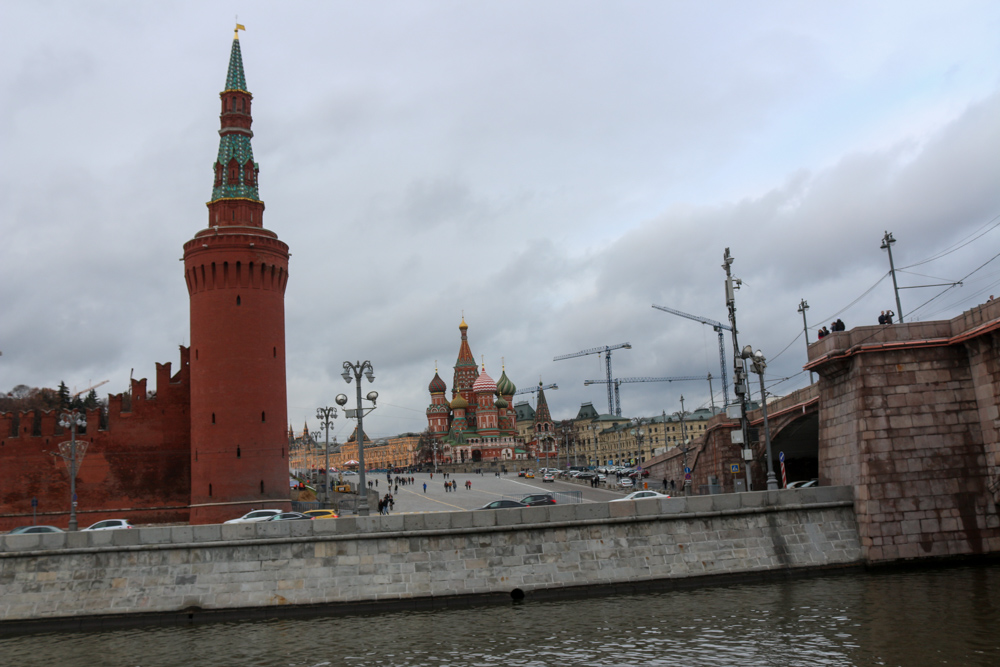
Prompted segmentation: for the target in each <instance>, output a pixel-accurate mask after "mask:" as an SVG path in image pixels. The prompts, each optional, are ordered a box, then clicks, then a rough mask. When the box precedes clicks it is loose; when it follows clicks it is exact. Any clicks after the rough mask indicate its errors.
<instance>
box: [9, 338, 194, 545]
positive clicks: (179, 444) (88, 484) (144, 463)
mask: <svg viewBox="0 0 1000 667" xmlns="http://www.w3.org/2000/svg"><path fill="white" fill-rule="evenodd" d="M187 362H188V350H187V348H181V368H180V370H179V371H178V372H177V373H176V375H174V376H173V377H171V376H170V369H171V366H170V364H169V363H168V364H157V366H156V397H155V398H152V399H147V398H146V380H145V379H143V380H134V381H133V382H132V406H131V411H129V412H122V402H123V396H122V395H121V394H118V395H117V396H111V397H110V399H109V407H108V423H107V428H106V429H100V428H99V426H100V414H99V412H98V411H97V410H92V411H90V412H89V414H88V415H87V427H86V433H85V434H80V435H78V436H77V438H78V440H83V441H86V442H87V443H89V444H88V447H87V450H86V455H85V457H84V459H83V462H82V464H81V465H80V467H79V471H78V474H77V499H78V504H77V513H78V523H79V525H80V527H81V528H83V527H86V526H89V525H90V524H92V523H94V522H96V521H100V520H101V519H107V518H127V519H129V520H131V521H132V522H133V523H162V522H174V521H178V522H183V521H186V520H187V518H188V508H187V505H188V501H189V497H190V484H189V479H190V464H189V461H190V436H189V433H190V421H189V417H188V403H189V396H190V388H189V379H188V377H189V372H188V371H189V369H188V363H187ZM58 420H59V413H58V412H57V411H52V412H45V413H42V415H41V431H40V433H41V434H40V435H33V434H32V432H33V424H34V421H35V415H34V413H33V412H28V413H22V414H20V415H19V419H15V415H13V414H11V413H5V414H0V434H3V435H2V436H0V471H2V474H0V531H2V530H9V529H10V528H13V527H15V526H20V525H25V524H30V523H31V522H32V508H31V499H32V498H33V497H35V498H37V499H38V508H37V512H38V523H40V524H49V525H55V526H59V527H61V528H66V527H67V525H68V522H69V497H70V482H69V472H68V470H67V467H66V465H65V464H64V463H63V460H62V459H61V458H58V457H56V456H53V455H52V454H51V453H50V452H56V451H58V444H59V443H60V442H62V441H64V440H69V433H68V431H67V432H65V433H63V432H62V430H61V429H59V428H58V426H57V422H58ZM15 421H17V422H19V428H18V434H17V435H16V436H10V435H9V434H10V432H11V426H12V422H15Z"/></svg>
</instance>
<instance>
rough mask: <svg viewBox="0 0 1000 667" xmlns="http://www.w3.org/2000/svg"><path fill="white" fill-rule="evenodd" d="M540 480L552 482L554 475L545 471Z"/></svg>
mask: <svg viewBox="0 0 1000 667" xmlns="http://www.w3.org/2000/svg"><path fill="white" fill-rule="evenodd" d="M542 481H543V482H554V481H556V476H555V475H553V474H552V473H550V472H547V473H545V474H544V475H542Z"/></svg>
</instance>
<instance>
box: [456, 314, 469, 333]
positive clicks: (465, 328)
mask: <svg viewBox="0 0 1000 667" xmlns="http://www.w3.org/2000/svg"><path fill="white" fill-rule="evenodd" d="M458 330H459V331H463V332H464V331H468V330H469V325H468V324H466V323H465V315H462V323H461V324H459V325H458Z"/></svg>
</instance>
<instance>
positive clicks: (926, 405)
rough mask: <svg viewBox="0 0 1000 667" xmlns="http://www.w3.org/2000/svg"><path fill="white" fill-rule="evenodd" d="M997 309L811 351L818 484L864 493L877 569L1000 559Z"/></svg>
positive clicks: (864, 526) (842, 335) (994, 305)
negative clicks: (913, 561) (983, 556)
mask: <svg viewBox="0 0 1000 667" xmlns="http://www.w3.org/2000/svg"><path fill="white" fill-rule="evenodd" d="M998 333H1000V302H989V303H987V304H984V305H982V306H979V307H977V308H974V309H972V310H970V311H967V312H966V313H963V314H962V315H960V316H958V317H956V318H954V319H952V320H949V321H936V322H916V323H911V324H901V325H900V324H896V325H889V326H864V327H857V328H855V329H852V330H850V331H845V332H838V333H835V334H832V335H830V336H827V337H825V338H823V339H822V340H820V341H818V342H816V343H814V344H813V345H811V346H810V347H809V363H808V364H807V365H806V368H807V369H810V370H815V371H816V372H817V373H819V375H820V380H819V382H818V388H819V442H820V450H819V477H820V483H821V484H848V485H854V486H855V489H856V501H857V502H856V508H857V512H858V524H859V531H860V533H861V539H862V546H863V548H864V549H865V551H866V558H867V559H868V560H870V561H880V560H894V559H897V558H914V557H919V556H927V555H930V556H939V555H940V556H945V555H955V554H976V553H986V552H996V551H1000V519H998V517H997V513H996V502H997V498H996V495H995V494H996V492H997V490H998V489H1000V483H998V479H1000V468H998V460H1000V451H998V446H1000V443H998V438H997V435H998V424H1000V415H998V410H997V405H998V403H1000V353H998V345H997V343H998V338H1000V336H998Z"/></svg>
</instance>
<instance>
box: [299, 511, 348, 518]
mask: <svg viewBox="0 0 1000 667" xmlns="http://www.w3.org/2000/svg"><path fill="white" fill-rule="evenodd" d="M303 514H308V515H309V516H311V517H312V518H314V519H339V518H340V515H339V514H337V513H336V512H334V511H333V510H307V511H305V512H303Z"/></svg>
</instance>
